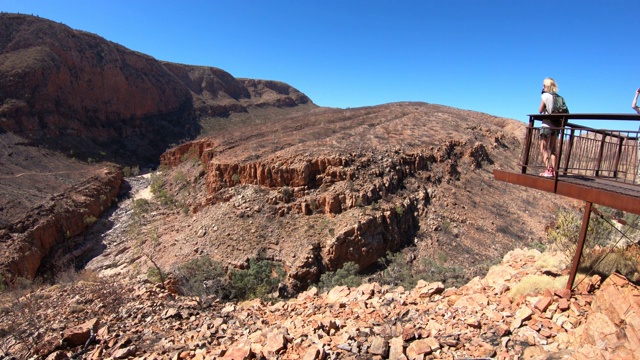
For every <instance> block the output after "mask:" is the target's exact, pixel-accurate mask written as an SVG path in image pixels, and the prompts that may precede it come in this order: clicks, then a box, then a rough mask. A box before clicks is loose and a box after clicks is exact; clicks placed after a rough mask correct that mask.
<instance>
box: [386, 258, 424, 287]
mask: <svg viewBox="0 0 640 360" xmlns="http://www.w3.org/2000/svg"><path fill="white" fill-rule="evenodd" d="M378 262H379V263H380V264H381V265H382V266H384V270H383V271H382V274H381V278H380V281H379V283H380V284H381V285H391V286H402V287H404V288H405V289H412V288H414V287H415V286H416V284H417V283H418V280H419V277H416V276H414V274H413V270H412V269H411V264H410V263H409V262H407V261H406V259H405V256H404V255H403V254H402V253H401V252H397V253H391V252H390V253H387V255H386V256H385V257H384V258H381V259H380V260H379V261H378Z"/></svg>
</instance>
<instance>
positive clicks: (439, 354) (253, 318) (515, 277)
mask: <svg viewBox="0 0 640 360" xmlns="http://www.w3.org/2000/svg"><path fill="white" fill-rule="evenodd" d="M562 259H563V258H562V257H558V256H557V255H553V254H550V253H544V254H541V253H540V252H538V251H537V250H513V251H511V252H509V253H508V254H506V255H505V257H504V259H503V260H502V262H501V263H500V264H498V265H495V266H494V267H492V268H491V269H490V271H489V272H488V273H487V275H486V276H485V277H483V278H480V277H477V278H474V279H472V281H470V282H469V283H467V284H466V285H463V286H461V287H458V288H456V287H448V288H446V287H444V286H443V284H442V283H439V282H435V283H427V282H421V283H419V284H418V286H417V287H416V288H414V289H403V288H401V287H400V288H390V287H381V286H379V285H378V284H377V283H369V284H364V285H361V286H360V287H358V288H348V287H344V286H340V287H336V288H333V289H332V290H330V291H328V292H319V291H318V290H317V289H316V288H311V289H309V290H307V291H305V292H303V293H301V294H299V295H298V296H297V297H295V298H292V299H289V300H281V301H278V302H275V303H263V302H262V301H260V300H253V301H247V302H241V303H235V302H220V301H219V300H217V299H215V298H213V297H206V296H203V297H185V296H179V295H176V294H173V293H171V292H168V291H166V290H163V289H161V288H160V287H159V286H158V285H157V284H153V283H150V282H148V281H139V280H125V279H118V280H114V278H111V279H105V278H102V279H100V278H97V277H93V276H89V274H88V273H84V274H83V275H77V274H76V275H75V276H70V277H69V278H68V280H69V281H67V282H64V281H63V282H61V283H60V284H58V285H54V286H50V287H41V288H38V289H36V290H33V289H32V290H31V291H30V292H28V293H18V292H13V293H12V294H13V295H14V296H13V297H6V296H4V297H3V303H2V308H0V316H1V319H2V321H1V322H0V323H1V324H2V325H1V327H0V335H1V338H0V358H2V359H14V358H21V359H22V358H41V359H44V358H46V359H69V358H76V359H77V358H80V357H81V358H84V359H305V360H314V359H638V358H640V357H638V355H637V352H636V351H635V350H637V348H638V342H639V341H640V339H639V337H638V335H639V334H640V332H639V331H640V320H639V319H640V317H639V315H640V303H638V301H636V299H637V297H638V296H640V289H638V287H636V286H634V285H632V284H630V283H629V282H628V281H627V280H626V279H624V278H623V277H621V276H618V275H613V276H611V277H610V278H608V279H607V281H605V282H604V283H602V284H601V283H600V278H599V277H598V276H593V277H579V279H578V281H577V283H576V287H575V288H576V290H575V291H574V293H573V294H571V292H570V291H568V290H564V287H565V285H566V279H567V277H566V276H562V275H561V274H562V273H566V269H565V267H566V266H565V265H564V262H563V260H562ZM5 295H6V294H5Z"/></svg>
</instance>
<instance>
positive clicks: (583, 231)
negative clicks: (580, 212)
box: [567, 202, 591, 290]
mask: <svg viewBox="0 0 640 360" xmlns="http://www.w3.org/2000/svg"><path fill="white" fill-rule="evenodd" d="M590 217H591V203H590V202H587V203H586V205H585V207H584V216H583V217H582V227H581V228H580V238H579V239H578V245H577V247H576V253H575V255H574V256H573V263H572V265H571V272H570V273H569V280H568V281H567V289H568V290H571V288H572V287H573V282H574V281H575V280H576V274H577V273H578V266H579V265H580V258H581V257H582V250H583V249H584V242H585V239H586V238H587V230H588V229H589V218H590Z"/></svg>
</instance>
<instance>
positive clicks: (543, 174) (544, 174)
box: [540, 169, 553, 178]
mask: <svg viewBox="0 0 640 360" xmlns="http://www.w3.org/2000/svg"><path fill="white" fill-rule="evenodd" d="M540 176H543V177H549V178H550V177H553V172H552V171H550V170H549V169H547V170H545V171H544V172H543V173H540Z"/></svg>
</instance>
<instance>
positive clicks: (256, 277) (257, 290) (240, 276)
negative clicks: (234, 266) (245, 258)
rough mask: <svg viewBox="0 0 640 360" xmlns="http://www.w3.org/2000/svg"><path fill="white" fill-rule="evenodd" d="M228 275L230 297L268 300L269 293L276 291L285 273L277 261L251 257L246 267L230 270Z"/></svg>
mask: <svg viewBox="0 0 640 360" xmlns="http://www.w3.org/2000/svg"><path fill="white" fill-rule="evenodd" d="M229 275H230V278H231V287H232V297H234V298H237V299H239V300H250V299H254V298H260V299H262V300H268V299H269V295H270V294H272V293H273V292H275V291H277V289H278V285H279V284H280V281H282V279H284V275H285V274H284V270H283V268H282V265H280V264H278V263H275V262H272V261H269V260H257V259H251V260H249V268H248V269H246V270H232V271H231V272H230V274H229Z"/></svg>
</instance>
